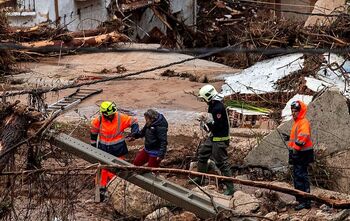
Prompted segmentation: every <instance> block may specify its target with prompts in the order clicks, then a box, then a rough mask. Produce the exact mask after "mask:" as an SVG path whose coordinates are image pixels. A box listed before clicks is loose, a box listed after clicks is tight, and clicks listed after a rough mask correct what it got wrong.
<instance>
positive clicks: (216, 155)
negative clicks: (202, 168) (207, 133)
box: [198, 137, 232, 176]
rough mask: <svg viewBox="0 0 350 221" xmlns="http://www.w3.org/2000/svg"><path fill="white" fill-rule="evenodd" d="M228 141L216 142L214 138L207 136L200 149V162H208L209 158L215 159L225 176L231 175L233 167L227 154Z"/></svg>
mask: <svg viewBox="0 0 350 221" xmlns="http://www.w3.org/2000/svg"><path fill="white" fill-rule="evenodd" d="M228 144H229V142H228V141H220V142H214V141H212V138H210V137H209V138H207V139H206V140H205V141H204V142H203V143H202V144H201V145H200V147H199V149H198V162H200V163H205V164H206V163H207V162H208V160H209V158H210V159H212V160H214V162H215V164H216V166H217V167H218V168H219V169H220V171H221V173H222V174H223V175H224V176H231V175H232V172H231V168H230V165H229V163H228V162H227V160H228V155H227V147H228Z"/></svg>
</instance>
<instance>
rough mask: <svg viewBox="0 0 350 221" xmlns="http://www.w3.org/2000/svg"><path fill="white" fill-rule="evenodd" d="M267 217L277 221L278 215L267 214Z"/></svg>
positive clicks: (274, 213) (273, 213)
mask: <svg viewBox="0 0 350 221" xmlns="http://www.w3.org/2000/svg"><path fill="white" fill-rule="evenodd" d="M265 217H266V218H268V219H272V220H277V217H278V214H277V212H271V213H268V214H266V215H265Z"/></svg>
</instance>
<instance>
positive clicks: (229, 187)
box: [224, 182, 235, 196]
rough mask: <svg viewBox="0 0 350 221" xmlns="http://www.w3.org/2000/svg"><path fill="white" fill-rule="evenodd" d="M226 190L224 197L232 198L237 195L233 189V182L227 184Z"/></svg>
mask: <svg viewBox="0 0 350 221" xmlns="http://www.w3.org/2000/svg"><path fill="white" fill-rule="evenodd" d="M225 186H226V190H225V191H224V195H226V196H232V195H233V194H234V193H235V188H234V187H233V183H232V182H227V183H225Z"/></svg>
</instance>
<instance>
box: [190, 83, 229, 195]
mask: <svg viewBox="0 0 350 221" xmlns="http://www.w3.org/2000/svg"><path fill="white" fill-rule="evenodd" d="M199 97H200V98H201V99H202V100H204V101H205V102H206V103H207V104H208V113H209V114H208V115H209V117H205V116H203V115H202V116H201V117H200V118H201V119H200V120H201V121H202V122H205V125H204V126H205V127H206V128H207V129H208V131H210V132H211V134H210V135H209V136H208V138H207V139H206V140H205V141H204V142H203V143H202V144H201V145H200V147H199V149H198V172H202V173H206V172H207V170H208V160H209V158H210V159H212V160H214V162H215V164H216V166H217V167H218V168H219V169H220V171H221V173H222V175H223V176H228V177H231V176H232V171H231V168H230V165H229V163H228V161H227V160H228V155H227V147H228V146H229V142H230V136H229V129H230V128H229V121H228V116H227V112H226V108H225V105H224V104H223V102H222V101H221V100H222V98H221V97H220V96H219V95H218V92H217V91H216V90H215V88H214V87H213V86H212V85H205V86H203V87H202V88H201V89H200V90H199ZM190 182H195V183H197V184H198V185H202V184H203V177H196V178H194V179H193V180H190ZM224 184H225V186H226V190H225V192H224V194H225V195H233V193H234V187H233V183H232V182H231V181H225V182H224Z"/></svg>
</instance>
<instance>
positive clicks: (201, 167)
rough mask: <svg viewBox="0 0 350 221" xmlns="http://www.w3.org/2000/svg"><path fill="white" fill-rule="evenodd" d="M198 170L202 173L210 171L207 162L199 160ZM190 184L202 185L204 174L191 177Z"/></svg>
mask: <svg viewBox="0 0 350 221" xmlns="http://www.w3.org/2000/svg"><path fill="white" fill-rule="evenodd" d="M197 167H198V169H197V171H198V172H201V173H206V172H207V171H208V164H207V163H202V162H198V164H197ZM188 183H189V184H197V185H199V186H202V185H203V184H204V176H198V177H195V178H193V179H190V180H189V181H188Z"/></svg>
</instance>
